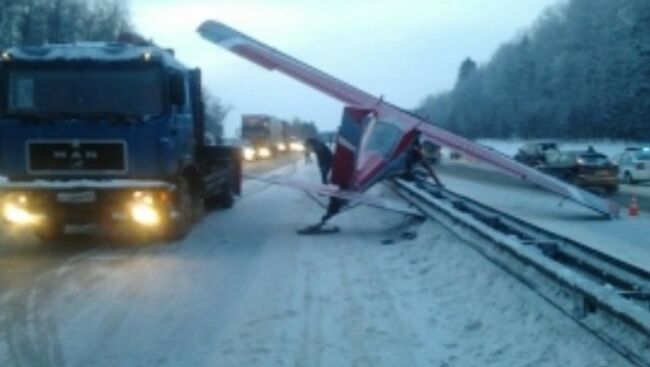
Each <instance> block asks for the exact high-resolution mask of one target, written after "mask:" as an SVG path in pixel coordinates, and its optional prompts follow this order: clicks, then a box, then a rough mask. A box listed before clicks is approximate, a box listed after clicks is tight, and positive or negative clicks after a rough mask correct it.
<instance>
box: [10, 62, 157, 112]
mask: <svg viewBox="0 0 650 367" xmlns="http://www.w3.org/2000/svg"><path fill="white" fill-rule="evenodd" d="M161 74H162V73H161V71H160V70H158V69H154V68H147V69H124V68H121V69H117V70H106V69H82V70H74V69H67V68H66V69H34V70H30V69H17V70H9V71H8V73H7V79H6V80H7V87H8V90H7V93H6V101H5V106H6V108H5V113H7V114H11V115H22V116H30V115H31V116H59V115H62V116H80V117H96V118H104V117H114V116H139V117H146V116H157V115H160V114H162V113H163V111H164V110H163V109H164V98H163V90H162V76H161Z"/></svg>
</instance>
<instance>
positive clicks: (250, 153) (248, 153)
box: [242, 148, 255, 161]
mask: <svg viewBox="0 0 650 367" xmlns="http://www.w3.org/2000/svg"><path fill="white" fill-rule="evenodd" d="M242 153H243V154H244V159H245V160H247V161H252V160H253V159H255V149H253V148H244V150H243V151H242Z"/></svg>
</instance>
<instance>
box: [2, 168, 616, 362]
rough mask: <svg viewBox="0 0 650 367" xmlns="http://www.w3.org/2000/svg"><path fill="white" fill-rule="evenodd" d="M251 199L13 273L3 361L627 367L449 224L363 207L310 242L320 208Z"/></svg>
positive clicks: (8, 250) (261, 194) (270, 197)
mask: <svg viewBox="0 0 650 367" xmlns="http://www.w3.org/2000/svg"><path fill="white" fill-rule="evenodd" d="M283 172H285V174H287V175H293V176H294V177H297V178H304V179H310V180H315V178H316V177H317V173H316V172H315V167H314V166H310V167H306V168H305V167H303V166H302V165H298V166H289V167H286V168H284V169H283ZM245 188H246V194H245V196H244V197H243V199H242V200H240V201H239V202H237V203H236V205H235V207H234V208H233V209H231V210H228V211H219V212H216V213H213V214H211V215H209V216H208V217H206V218H205V219H204V220H203V221H202V222H201V223H200V224H198V225H197V226H196V227H195V228H194V230H193V231H192V232H191V233H190V235H189V236H188V237H187V238H186V239H185V240H183V241H181V242H179V243H171V244H167V245H146V246H145V245H138V246H136V245H133V246H119V247H109V246H99V247H92V248H90V249H87V250H83V251H80V252H79V253H74V251H72V253H70V251H69V250H66V251H65V254H69V256H65V254H63V255H61V256H60V257H59V259H60V260H61V261H51V262H50V263H48V264H49V265H48V266H46V267H45V268H44V269H43V271H42V272H40V273H39V274H37V275H34V276H32V277H29V278H28V279H25V280H23V281H18V279H16V276H17V275H16V274H13V273H7V272H2V271H0V276H1V277H4V278H5V279H4V280H3V279H0V285H2V289H1V290H0V366H21V367H22V366H43V367H48V366H57V367H59V366H111V367H112V366H249V365H252V366H289V365H291V366H436V367H442V366H485V365H487V366H627V365H628V364H627V363H626V361H625V360H622V359H621V358H619V357H618V355H616V354H614V353H613V352H611V351H610V350H609V349H607V348H606V347H605V346H604V345H603V344H602V343H601V342H600V341H599V340H597V339H596V338H594V337H593V336H592V335H591V334H590V333H588V332H586V331H584V330H583V329H582V328H580V327H579V326H578V325H577V324H575V323H574V322H573V321H571V320H569V319H567V318H566V317H565V316H564V315H563V314H561V313H560V312H559V311H557V310H556V309H554V308H553V307H551V306H549V305H548V304H547V303H545V302H544V301H542V300H541V299H540V298H538V297H537V296H536V295H535V294H534V293H532V292H531V291H530V290H529V289H528V288H526V287H525V286H523V285H522V284H520V283H519V282H517V281H515V280H514V279H512V278H511V277H510V276H509V275H508V274H505V273H504V272H503V271H502V270H500V269H498V268H496V267H494V266H493V265H492V264H491V263H489V262H487V261H486V260H485V259H484V258H482V257H481V256H479V255H478V254H476V253H475V252H474V251H473V250H471V249H470V248H469V247H468V246H466V245H465V244H463V243H462V242H461V240H459V239H458V238H457V237H455V236H454V235H452V234H450V232H448V231H447V230H445V229H444V228H442V227H440V226H439V225H437V224H436V223H431V222H425V223H424V224H417V223H413V222H411V221H409V220H406V219H405V218H404V217H402V216H400V215H397V214H391V213H385V212H380V211H377V210H373V209H367V208H360V209H357V210H354V211H350V212H347V213H345V214H343V215H341V216H340V217H339V218H337V220H336V222H337V223H338V224H339V225H340V227H341V229H342V232H341V233H340V234H336V235H330V236H316V237H300V236H297V235H296V234H295V230H296V229H298V228H300V227H301V226H303V225H305V224H307V223H311V222H314V221H315V220H316V219H317V218H319V217H320V215H321V209H320V208H318V207H317V206H316V205H315V204H314V203H313V202H312V201H310V200H309V199H308V198H307V197H306V196H304V195H303V194H301V193H299V192H296V191H292V190H290V189H286V188H281V187H269V186H265V185H263V184H261V183H259V182H247V184H246V187H245ZM405 231H417V233H418V237H417V238H416V239H415V240H405V239H403V238H402V236H401V234H402V233H404V232H405ZM386 240H390V241H386ZM43 251H44V250H43ZM62 251H63V250H62ZM47 253H50V254H51V253H52V250H48V252H47ZM38 254H39V248H38V247H34V246H33V245H29V244H25V245H24V248H21V247H17V246H16V245H13V246H11V245H9V244H6V243H5V252H4V253H3V254H2V255H0V256H2V257H3V258H5V259H15V261H17V262H26V263H30V262H31V261H37V260H38V258H41V256H38ZM50 256H52V255H50ZM46 257H47V256H46ZM4 265H5V266H10V265H12V264H10V263H8V262H5V263H4ZM12 277H13V279H14V280H15V281H7V279H11V278H12Z"/></svg>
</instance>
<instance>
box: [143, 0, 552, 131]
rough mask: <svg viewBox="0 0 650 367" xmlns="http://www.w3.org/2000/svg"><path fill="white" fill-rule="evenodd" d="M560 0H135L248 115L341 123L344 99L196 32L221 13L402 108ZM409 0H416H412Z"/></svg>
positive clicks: (442, 86)
mask: <svg viewBox="0 0 650 367" xmlns="http://www.w3.org/2000/svg"><path fill="white" fill-rule="evenodd" d="M559 1H561V0H490V1H483V0H421V1H420V0H418V1H404V0H402V1H399V0H355V1H345V0H328V1H323V0H301V1H298V0H266V1H262V0H257V1H255V0H131V9H132V16H133V22H134V25H135V27H136V29H137V30H138V31H139V32H140V33H141V34H143V35H144V36H145V37H147V38H153V40H154V41H155V42H156V43H158V44H159V45H162V46H165V47H171V48H174V49H175V50H176V54H177V56H178V57H179V58H180V59H181V60H182V61H184V62H185V63H187V64H188V65H191V66H198V67H200V68H201V69H202V70H203V78H204V84H205V85H206V86H207V87H208V88H209V89H210V90H211V91H212V92H213V93H214V94H215V95H217V96H218V97H220V98H221V99H222V101H223V102H224V103H225V104H227V105H230V106H232V110H231V112H230V114H229V116H228V118H227V120H226V132H227V134H228V135H233V134H234V132H235V130H236V128H237V127H238V126H239V124H240V117H241V114H245V113H265V114H271V115H275V116H277V117H280V118H286V119H291V118H293V117H300V118H302V119H306V120H312V121H314V122H316V124H317V125H318V127H319V128H320V129H321V130H334V129H335V127H336V126H337V125H338V121H339V118H340V115H341V108H342V107H343V106H342V105H341V104H340V103H339V102H337V101H335V100H332V99H331V98H329V97H327V96H324V95H322V94H320V93H318V92H315V91H312V90H311V89H310V88H309V87H306V86H303V85H301V84H299V83H298V82H294V81H293V80H291V79H289V78H288V77H286V76H284V75H282V74H279V73H275V72H273V73H272V72H269V71H266V70H264V69H261V68H259V67H257V66H255V65H253V64H251V63H249V62H248V61H246V60H244V59H241V58H239V57H237V56H235V55H233V54H230V53H229V52H227V51H226V50H223V49H221V48H219V47H217V46H214V45H212V44H210V43H208V42H206V41H204V40H203V39H202V38H200V37H199V36H198V34H197V33H196V28H197V27H198V25H199V24H200V23H201V22H202V21H204V20H206V19H215V20H219V21H222V22H224V23H226V24H228V25H230V26H231V27H233V28H236V29H239V30H240V31H243V32H244V33H247V34H248V35H250V36H252V37H254V38H257V39H259V40H260V41H262V42H264V43H267V44H269V45H271V46H273V47H275V48H278V49H279V50H281V51H283V52H285V53H288V54H290V55H292V56H294V57H296V58H298V59H301V60H303V61H305V62H307V63H309V64H311V65H313V66H315V67H317V68H319V69H321V70H323V71H325V72H327V73H329V74H331V75H333V76H335V77H337V78H340V79H343V80H345V81H347V82H349V83H351V84H354V85H356V86H358V87H360V88H361V89H364V90H366V91H368V92H370V93H372V94H375V95H384V98H385V99H386V100H388V101H390V102H392V103H395V104H397V105H400V106H402V107H404V108H412V107H415V106H416V105H417V104H418V103H419V102H420V101H421V100H422V99H423V98H424V97H425V96H427V95H428V94H432V93H436V92H441V91H445V90H448V89H450V88H451V87H452V86H453V84H454V82H455V79H456V75H457V72H458V67H459V65H460V63H461V61H462V60H463V59H465V58H466V57H468V56H469V57H472V58H473V59H474V60H476V61H478V62H479V63H485V62H487V61H488V60H489V59H490V56H491V55H492V54H493V53H494V51H495V50H496V49H497V47H498V46H499V45H500V44H501V43H503V42H505V41H508V40H511V39H512V38H513V37H515V36H516V35H517V34H519V33H521V32H522V31H524V30H526V29H528V28H529V27H530V26H531V25H532V24H533V23H534V21H535V19H536V18H537V17H539V16H540V15H541V14H542V13H543V11H544V10H545V9H546V8H547V7H549V6H551V5H554V4H556V3H558V2H559ZM404 4H408V5H404Z"/></svg>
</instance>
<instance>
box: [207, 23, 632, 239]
mask: <svg viewBox="0 0 650 367" xmlns="http://www.w3.org/2000/svg"><path fill="white" fill-rule="evenodd" d="M197 31H198V33H199V34H200V35H201V36H202V37H203V38H205V39H206V40H208V41H210V42H212V43H214V44H216V45H218V46H221V47H223V48H225V49H227V50H229V51H231V52H233V53H235V54H237V55H239V56H241V57H243V58H245V59H247V60H249V61H251V62H253V63H255V64H257V65H259V66H261V67H263V68H266V69H268V70H278V71H280V72H282V73H284V74H286V75H288V76H290V77H292V78H294V79H296V80H298V81H300V82H302V83H304V84H306V85H308V86H310V87H312V88H314V89H316V90H319V91H321V92H322V93H325V94H326V95H329V96H331V97H333V98H335V99H337V100H339V101H340V102H342V103H344V104H345V106H346V107H345V108H344V110H343V118H342V121H341V125H340V127H339V130H338V137H337V141H336V148H335V152H334V164H333V167H332V179H331V182H332V183H333V184H334V185H336V186H337V188H335V189H333V188H332V187H331V186H327V185H322V186H320V185H312V186H309V187H308V186H305V185H302V184H299V183H293V184H290V183H289V182H287V181H285V182H284V184H285V185H288V186H293V187H295V188H299V189H303V190H306V191H311V192H314V193H317V194H322V195H327V196H330V197H331V200H330V203H329V206H328V214H327V215H326V216H324V217H323V220H322V221H321V223H320V226H321V227H322V225H324V224H325V222H326V221H327V220H328V219H329V218H331V216H332V215H335V214H336V213H338V212H339V211H340V210H341V209H342V208H343V207H345V206H346V205H351V204H354V202H362V201H363V200H361V199H362V198H363V196H361V194H362V193H364V192H365V191H366V190H368V189H369V188H370V187H372V186H373V185H374V184H376V183H377V182H379V181H381V180H383V179H385V178H387V177H390V176H392V175H395V174H396V173H397V172H399V171H401V170H403V168H404V163H405V160H406V155H407V152H408V150H409V149H410V148H411V147H412V146H413V144H414V142H415V141H416V140H417V139H418V138H419V136H421V137H422V139H424V140H427V141H430V142H432V143H434V144H437V145H440V146H445V147H448V148H450V149H451V150H454V151H456V152H460V153H462V154H464V155H465V156H467V157H468V158H471V159H473V160H474V161H478V162H482V163H485V164H488V165H491V166H493V167H495V168H496V169H498V170H499V171H501V172H502V173H505V174H506V175H509V176H512V177H515V178H518V179H520V180H523V181H526V182H529V183H531V184H533V185H536V186H538V187H541V188H544V189H546V190H548V191H550V192H552V193H555V194H557V195H559V196H561V197H562V198H565V199H568V200H572V201H574V202H576V203H578V204H580V205H582V206H584V207H586V208H589V209H592V210H594V211H596V212H598V213H600V214H602V215H604V216H606V217H608V218H610V219H611V218H614V217H618V214H619V207H618V204H616V203H615V202H613V201H610V200H607V199H605V198H602V197H599V196H597V195H595V194H593V193H591V192H588V191H586V190H583V189H580V188H578V187H576V186H573V185H570V184H568V183H566V182H563V181H560V180H559V179H556V178H554V177H551V176H548V175H546V174H544V173H542V172H540V171H538V170H536V169H533V168H531V167H528V166H526V165H523V164H521V163H519V162H517V161H515V160H513V159H511V158H510V157H508V156H506V155H504V154H502V153H499V152H496V151H493V150H491V149H489V148H487V147H485V146H482V145H480V144H477V143H474V142H472V141H470V140H467V139H465V138H463V137H460V136H458V135H455V134H453V133H450V132H448V131H446V130H443V129H441V128H439V127H436V126H435V125H433V124H431V123H429V122H428V121H426V120H424V119H423V118H421V117H419V116H417V115H415V114H413V113H411V112H408V111H406V110H404V109H401V108H399V107H397V106H395V105H393V104H390V103H389V102H386V101H384V99H383V97H376V96H373V95H371V94H369V93H367V92H365V91H363V90H361V89H359V88H357V87H355V86H353V85H350V84H348V83H346V82H344V81H341V80H339V79H336V78H334V77H332V76H331V75H328V74H326V73H324V72H322V71H320V70H318V69H316V68H314V67H312V66H310V65H307V64H305V63H304V62H302V61H300V60H297V59H295V58H293V57H291V56H289V55H286V54H284V53H282V52H280V51H278V50H277V49H274V48H272V47H270V46H268V45H266V44H264V43H262V42H260V41H258V40H256V39H254V38H252V37H249V36H247V35H245V34H243V33H241V32H239V31H237V30H235V29H233V28H231V27H229V26H227V25H225V24H223V23H220V22H217V21H214V20H207V21H205V22H203V24H201V25H200V27H199V28H198V30H197ZM276 183H278V184H282V183H281V182H280V181H278V180H276ZM352 198H354V199H356V200H352V201H351V202H350V200H351V199H352ZM366 201H372V200H369V199H366ZM318 226H319V225H316V226H314V229H316V230H317V229H318V228H320V227H318Z"/></svg>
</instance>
